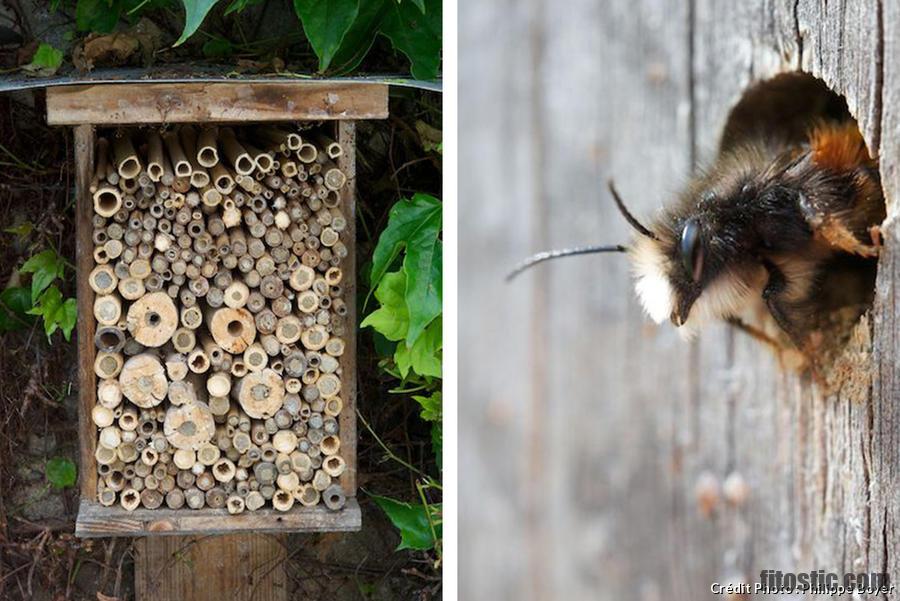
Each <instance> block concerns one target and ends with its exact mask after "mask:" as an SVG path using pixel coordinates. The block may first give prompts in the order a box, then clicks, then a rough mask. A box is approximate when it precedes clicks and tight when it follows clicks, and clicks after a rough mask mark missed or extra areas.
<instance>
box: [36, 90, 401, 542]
mask: <svg viewBox="0 0 900 601" xmlns="http://www.w3.org/2000/svg"><path fill="white" fill-rule="evenodd" d="M213 85H214V86H216V88H217V93H221V94H222V96H221V97H220V98H229V99H232V100H233V101H234V103H233V104H231V105H229V106H228V107H227V111H230V112H227V111H226V109H225V108H223V106H222V104H221V102H219V100H218V99H216V98H215V97H212V96H209V94H210V86H213ZM256 87H257V86H256V85H254V86H250V87H249V88H248V86H247V85H242V84H193V85H192V84H182V85H178V86H165V88H166V89H167V90H168V92H167V94H169V96H170V97H177V98H192V99H195V101H196V102H200V101H201V100H203V99H209V100H210V102H211V106H209V107H207V108H208V109H209V110H207V111H206V112H205V113H204V112H203V110H202V107H201V106H198V105H193V106H191V107H188V108H190V110H179V111H177V112H176V113H166V116H168V117H170V118H172V117H174V119H169V120H164V119H159V117H160V116H162V115H163V114H162V113H161V112H159V111H157V112H153V111H152V110H151V109H149V108H148V106H150V105H149V104H148V103H150V104H152V103H153V102H155V101H156V100H158V98H159V95H160V94H161V90H160V86H159V85H158V84H140V83H136V84H116V85H100V86H74V87H67V88H50V89H48V91H47V107H48V108H47V119H48V122H49V123H51V124H77V125H76V127H75V128H74V129H75V165H76V196H77V198H76V237H77V241H76V267H77V270H78V277H77V296H78V352H79V369H78V380H79V409H80V410H79V439H80V461H81V466H82V469H81V470H80V473H81V503H80V506H79V511H78V519H77V522H76V527H75V534H76V536H80V537H94V536H140V535H146V534H154V535H156V534H170V535H185V534H217V533H226V532H282V533H283V532H318V531H353V530H358V529H359V528H360V527H361V523H362V521H361V514H360V509H359V504H358V503H357V501H356V498H355V496H356V478H357V466H356V394H357V385H356V330H355V328H350V329H349V331H348V333H347V335H346V337H345V340H346V343H347V347H346V350H345V352H344V354H343V356H342V357H341V359H340V363H341V368H342V371H343V374H344V386H345V389H346V394H345V395H344V408H343V411H342V412H341V416H340V427H341V441H342V456H343V458H344V460H345V461H346V464H347V470H346V471H345V472H344V474H342V475H341V477H340V482H341V485H342V487H343V488H344V490H345V492H346V493H347V503H346V505H345V507H344V508H343V509H341V510H340V511H337V512H334V511H329V510H327V509H325V508H324V507H321V506H317V507H294V508H292V509H291V510H290V511H288V512H279V511H276V510H274V509H265V510H259V511H255V512H247V513H244V514H240V515H236V516H233V515H229V514H228V512H227V511H226V510H224V509H209V508H206V509H200V510H192V509H179V510H170V509H156V510H146V509H138V510H135V511H132V512H128V511H126V510H124V509H122V508H121V507H118V506H114V507H104V506H102V505H100V503H99V502H97V501H96V491H97V472H96V469H95V460H94V452H95V450H96V444H97V437H96V431H95V430H96V428H95V427H94V425H93V422H92V421H91V417H90V415H91V409H92V408H93V407H94V404H95V402H96V393H97V378H96V375H95V374H94V371H93V364H94V358H95V356H96V348H95V347H94V344H93V339H94V333H95V329H96V324H95V321H94V317H93V303H94V292H93V290H92V289H91V287H90V285H89V284H88V279H87V277H86V276H87V274H88V273H90V271H91V269H92V268H93V242H92V240H91V235H92V230H93V228H92V225H91V217H92V211H93V204H92V201H91V195H90V193H89V186H90V180H91V175H92V173H93V167H94V143H95V127H96V126H108V125H119V124H124V123H134V124H138V123H161V122H170V121H173V120H177V121H183V122H188V121H196V122H200V123H203V122H207V121H209V120H213V121H221V120H223V119H222V118H220V117H223V116H224V115H226V114H228V115H237V114H240V115H241V118H240V119H232V121H233V122H235V123H237V124H240V123H253V122H256V121H287V120H298V119H311V118H312V119H321V118H323V117H321V116H313V115H318V114H319V113H318V112H317V111H319V108H317V107H318V105H315V104H314V98H312V99H311V97H310V94H311V92H310V89H312V88H314V89H315V94H316V95H318V96H316V97H319V96H321V95H322V94H324V95H325V96H326V97H327V96H328V95H329V94H332V93H333V94H336V95H338V96H340V95H342V94H346V90H345V88H346V87H349V88H351V91H352V92H353V94H352V97H353V99H354V100H353V102H355V103H356V104H354V105H353V106H350V105H347V106H344V105H342V104H341V102H342V101H340V100H338V101H336V102H335V103H334V106H339V107H343V108H342V111H343V112H341V113H340V115H341V117H340V120H339V121H338V122H337V123H336V124H335V137H336V139H337V141H338V142H339V143H340V144H341V145H342V146H343V147H344V149H345V152H344V154H343V155H342V156H341V157H340V158H339V159H338V162H339V166H340V168H341V169H342V170H343V171H344V173H346V174H347V176H348V179H349V181H350V182H351V185H349V186H345V187H344V189H343V191H342V195H343V206H344V211H345V214H346V215H347V221H348V228H347V231H348V234H349V235H348V237H347V243H346V244H347V247H348V250H349V255H348V257H347V259H346V260H345V262H344V266H343V268H344V272H345V280H346V281H348V282H349V284H348V285H347V286H346V302H347V306H348V314H347V320H348V323H351V324H355V323H356V303H355V298H356V284H355V282H356V256H355V247H356V244H355V240H356V227H355V222H356V220H355V215H356V193H355V176H356V126H355V123H354V121H353V120H351V119H355V118H378V117H384V116H386V115H387V93H386V92H387V90H386V86H378V85H360V84H348V85H347V86H338V90H337V91H335V92H331V91H329V89H327V88H324V87H322V86H308V85H304V84H299V83H298V84H267V85H261V86H258V87H260V88H263V91H262V92H260V91H259V90H257V89H256ZM271 87H276V88H277V90H278V93H277V94H276V93H275V92H273V91H272V90H269V89H268V88H271ZM108 88H114V90H111V91H113V92H114V93H115V94H117V95H118V94H120V95H122V96H123V97H127V98H133V99H138V101H137V105H135V106H133V107H130V108H129V109H128V111H131V110H134V111H135V112H134V113H132V112H122V111H119V112H116V111H110V112H108V113H106V114H104V112H103V111H107V110H110V107H109V103H110V102H113V100H112V99H113V97H114V94H110V93H109V92H110V90H108ZM248 89H249V92H248V91H247V90H248ZM272 98H279V99H282V100H283V99H284V98H293V99H295V100H297V101H298V103H297V104H293V105H291V107H290V109H289V110H288V109H286V108H285V106H284V105H282V104H280V103H279V102H275V101H274V100H271V99H272ZM344 98H346V95H345V96H344ZM245 99H246V101H247V102H248V103H249V104H248V105H247V106H245V105H244V104H242V103H243V101H244V100H245ZM267 99H269V100H267ZM300 101H304V102H307V103H313V104H312V105H311V104H302V103H299V102H300ZM82 102H98V104H94V105H90V106H87V105H82V104H80V103H82ZM348 102H349V101H348ZM138 105H139V106H138ZM212 105H215V106H212ZM354 107H356V108H354ZM359 107H365V109H364V110H363V109H362V108H359ZM222 111H226V112H222ZM334 114H335V115H336V114H338V113H334ZM203 116H206V117H209V118H208V119H203V118H194V117H203ZM210 116H211V117H210ZM344 116H347V118H346V119H345V118H344ZM329 118H331V119H336V117H334V116H333V115H332V116H331V117H329ZM86 119H90V121H89V122H85V120H86Z"/></svg>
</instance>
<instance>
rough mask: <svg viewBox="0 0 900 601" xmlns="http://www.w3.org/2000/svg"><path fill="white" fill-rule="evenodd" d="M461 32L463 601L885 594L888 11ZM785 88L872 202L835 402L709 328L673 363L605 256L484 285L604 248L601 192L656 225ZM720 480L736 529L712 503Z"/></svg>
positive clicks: (574, 20) (896, 415)
mask: <svg viewBox="0 0 900 601" xmlns="http://www.w3.org/2000/svg"><path fill="white" fill-rule="evenodd" d="M498 22H502V23H504V24H505V25H504V26H503V27H501V28H497V25H496V24H497V23H498ZM460 23H461V24H460V29H461V31H462V32H463V38H462V39H461V43H460V53H461V69H460V73H461V91H462V93H461V94H460V111H461V114H462V115H468V117H467V118H465V119H464V120H463V121H461V130H460V143H461V155H460V173H461V174H464V176H463V177H461V179H460V199H461V203H462V207H461V210H460V273H461V274H464V277H463V278H461V284H460V286H461V287H460V314H461V315H463V316H465V317H464V319H463V320H461V321H460V348H463V349H476V350H473V351H471V352H468V353H464V354H461V355H460V373H462V374H476V373H479V370H482V371H483V370H484V367H483V366H484V365H485V364H488V363H489V364H490V366H491V377H490V380H489V382H488V383H487V384H485V381H484V379H479V378H475V377H473V376H468V377H463V378H461V380H460V399H461V402H460V422H461V423H460V437H461V438H460V461H461V469H460V473H461V474H465V477H464V479H463V480H462V482H461V497H462V498H461V504H462V506H464V507H465V506H469V507H473V508H474V507H477V508H478V511H472V512H470V513H467V515H465V516H464V517H463V519H462V523H461V530H460V537H461V540H466V539H467V537H476V536H477V537H478V540H481V541H487V543H486V544H484V545H483V546H482V548H476V549H473V550H472V552H470V553H466V554H463V555H461V557H460V570H461V574H462V578H461V579H460V587H461V596H462V597H463V598H473V599H474V598H496V599H516V600H520V599H524V600H531V599H557V598H566V599H611V600H612V599H616V600H618V599H632V598H640V599H661V598H671V599H679V600H682V599H683V600H694V599H705V598H710V596H711V595H710V591H709V586H710V583H711V582H714V581H719V582H724V581H743V582H754V581H756V580H757V578H758V574H759V571H760V570H762V569H778V570H783V571H795V572H796V571H800V570H812V569H824V570H828V571H834V572H845V571H846V572H860V571H876V572H881V571H888V572H890V573H891V574H892V575H896V573H897V572H898V567H900V566H898V559H897V552H896V549H897V545H898V542H900V541H898V539H897V536H898V534H897V533H898V532H900V498H898V495H900V488H898V484H897V482H898V477H900V465H898V463H900V455H898V453H897V450H896V449H897V446H898V442H900V432H898V427H900V403H898V401H900V367H898V365H900V358H898V353H900V335H898V334H897V332H898V331H900V309H898V301H897V293H896V290H895V286H896V282H897V281H900V280H898V278H900V259H898V254H897V253H898V250H897V249H898V248H900V232H898V231H897V225H896V219H897V212H898V208H897V203H896V200H895V199H896V198H897V194H898V193H900V167H898V163H897V161H898V159H900V157H898V156H897V155H898V153H900V149H898V147H897V145H896V143H895V142H894V140H893V138H894V137H896V132H898V131H900V109H898V107H900V68H898V64H900V63H898V61H900V58H898V57H900V8H897V6H896V3H884V2H878V1H877V0H867V1H863V2H850V1H847V2H840V1H835V2H827V3H824V2H815V1H811V0H798V1H789V0H775V1H773V0H752V1H749V2H737V1H731V2H719V1H718V0H694V1H692V2H687V1H685V2H681V1H676V0H672V1H665V0H644V1H642V2H637V3H631V2H624V1H623V2H608V3H603V5H602V8H601V7H599V6H598V5H597V4H596V3H594V2H590V1H589V0H575V1H574V2H571V3H568V4H567V5H566V10H564V11H560V10H557V9H555V8H554V7H553V6H552V5H550V4H549V3H546V2H542V1H541V0H533V1H532V2H527V3H522V4H517V5H516V7H515V9H511V8H510V6H509V5H491V4H484V3H475V2H469V3H468V4H467V5H464V6H463V10H461V11H460ZM797 69H802V70H804V71H807V72H809V73H811V74H813V75H815V76H817V77H819V78H821V79H822V80H824V81H825V82H826V83H827V84H828V85H829V86H831V87H832V89H834V90H835V91H837V92H838V93H841V94H844V95H845V96H846V97H847V102H848V106H849V109H850V111H851V113H852V114H853V115H854V116H855V117H856V118H857V120H858V121H859V123H860V127H861V130H862V132H863V133H864V135H865V137H866V140H867V142H868V144H869V146H870V148H871V149H872V150H873V152H875V153H877V154H879V155H880V157H881V167H882V176H883V180H884V186H885V190H886V193H887V200H888V221H887V224H886V226H885V232H886V237H887V240H886V248H885V251H884V255H883V257H882V259H881V268H880V272H879V280H878V289H877V301H876V306H875V309H874V311H873V314H872V316H871V319H870V320H869V323H870V324H872V327H871V330H870V329H869V328H868V327H866V324H861V325H860V326H859V327H858V329H857V331H856V339H855V342H854V343H853V344H852V345H851V348H849V349H848V353H847V354H846V355H845V356H844V358H843V360H844V361H845V363H844V367H845V368H846V373H845V374H844V377H843V378H842V379H841V380H840V385H839V386H837V387H836V389H835V390H833V391H831V392H828V393H826V392H824V391H823V390H822V389H821V387H817V386H816V385H814V384H813V383H812V382H811V381H810V380H809V379H808V378H803V377H798V376H796V375H793V374H790V373H786V372H785V371H784V370H783V369H782V368H781V367H779V365H778V364H777V362H776V360H775V359H774V358H773V357H772V356H771V354H770V353H769V352H768V350H767V349H765V348H761V347H760V345H759V344H758V343H755V342H754V341H751V340H749V339H748V338H747V337H746V336H743V335H742V334H740V333H736V332H734V331H732V330H730V329H728V328H726V327H725V326H720V327H714V328H712V329H711V330H709V331H706V332H704V333H703V334H702V335H701V337H700V338H699V340H697V341H696V342H694V343H684V342H682V341H680V340H678V337H677V335H676V334H675V333H674V331H673V330H672V328H671V327H670V326H668V324H666V325H664V326H661V327H659V328H657V327H655V326H652V325H650V324H649V322H648V320H647V319H646V318H645V317H643V316H642V315H641V314H640V311H639V310H638V308H637V303H636V301H635V299H634V298H633V295H632V292H631V288H632V284H631V281H630V279H629V277H628V274H627V268H626V266H625V265H624V264H623V263H624V262H622V261H620V260H619V259H618V258H616V257H614V256H594V257H586V258H574V259H568V260H566V261H564V262H559V263H555V264H549V265H546V266H542V267H540V268H537V269H535V270H533V272H532V273H529V274H527V275H524V276H522V277H520V278H519V279H518V280H516V281H514V282H513V283H512V284H511V285H508V286H505V287H504V286H503V285H502V283H501V282H502V276H503V274H504V273H505V272H506V271H507V270H508V269H509V268H510V267H511V266H512V265H514V264H515V263H516V262H517V260H519V259H521V258H522V257H523V256H525V255H526V254H528V253H530V252H534V251H537V250H544V249H546V248H550V247H562V246H573V245H578V244H587V243H615V242H624V241H625V239H626V237H627V236H628V234H629V232H628V228H627V227H626V225H625V224H624V223H623V222H622V219H621V217H620V216H618V215H617V214H616V213H615V211H614V210H613V208H612V206H611V202H610V200H609V198H608V197H607V196H606V194H605V192H604V186H603V184H604V180H605V179H606V178H608V177H610V176H612V177H614V178H615V179H616V182H617V184H618V186H619V188H620V190H621V192H622V194H623V196H624V198H625V200H626V202H627V203H628V204H629V206H630V207H631V208H632V210H633V211H634V212H635V214H636V215H638V217H639V218H641V219H643V218H644V217H645V216H647V215H650V214H652V212H653V211H655V210H656V209H657V208H658V207H659V206H661V205H662V204H664V203H665V202H667V201H668V200H669V199H670V198H671V197H672V195H673V194H674V193H676V192H677V190H678V188H679V187H680V185H681V183H682V182H683V181H684V178H685V177H687V175H688V174H689V173H690V171H691V169H692V167H695V166H699V165H702V164H703V163H705V162H706V161H708V160H710V159H712V158H713V157H714V156H715V153H716V151H717V148H718V146H719V143H720V135H721V132H722V130H723V128H724V126H725V124H726V121H727V119H728V116H729V112H730V111H731V109H732V108H733V106H734V105H735V103H736V102H737V101H738V100H739V99H740V97H741V95H742V93H743V92H744V91H745V90H746V89H748V88H749V87H750V86H752V85H754V84H756V83H758V82H760V81H762V80H764V79H766V78H769V77H772V76H774V75H777V74H779V73H785V72H790V71H794V70H797ZM523 174H527V175H523ZM485 299H491V303H490V305H489V306H490V307H502V310H501V311H487V310H486V309H485V307H486V306H488V305H486V304H485ZM870 334H871V335H870ZM484 340H490V353H489V354H488V353H487V352H486V351H484V352H479V351H478V350H477V349H478V348H479V344H483V341H484ZM501 465H502V466H503V468H502V469H499V468H498V466H501ZM729 476H732V477H735V478H736V477H738V476H739V477H740V478H742V479H743V480H744V481H745V482H746V483H747V485H748V486H749V491H750V493H749V498H748V500H747V501H746V503H744V504H743V505H740V506H735V505H732V504H729V503H727V502H726V501H725V500H724V499H723V498H722V496H721V495H722V489H721V487H722V485H723V484H724V482H725V481H726V479H727V478H728V477H729ZM704 482H710V483H712V486H713V488H714V489H715V490H718V497H717V499H718V500H717V502H716V503H715V504H714V508H713V511H712V512H710V513H709V514H704V513H703V512H701V511H700V508H699V506H698V500H697V488H698V485H699V484H702V483H704ZM773 598H780V597H773ZM888 598H891V597H890V596H889V597H888Z"/></svg>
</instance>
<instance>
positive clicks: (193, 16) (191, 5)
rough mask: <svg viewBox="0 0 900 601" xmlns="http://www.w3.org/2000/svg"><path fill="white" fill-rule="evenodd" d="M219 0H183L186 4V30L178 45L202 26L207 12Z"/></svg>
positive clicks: (177, 42) (176, 43)
mask: <svg viewBox="0 0 900 601" xmlns="http://www.w3.org/2000/svg"><path fill="white" fill-rule="evenodd" d="M218 1H219V0H181V3H182V4H183V5H184V30H182V32H181V37H180V38H178V40H177V41H176V42H175V45H176V46H180V45H181V44H183V43H184V42H185V41H187V39H188V38H189V37H191V36H192V35H194V33H195V32H196V31H197V30H198V29H199V28H200V24H201V23H203V19H205V18H206V15H207V13H208V12H209V11H210V9H212V7H213V6H215V5H216V3H217V2H218Z"/></svg>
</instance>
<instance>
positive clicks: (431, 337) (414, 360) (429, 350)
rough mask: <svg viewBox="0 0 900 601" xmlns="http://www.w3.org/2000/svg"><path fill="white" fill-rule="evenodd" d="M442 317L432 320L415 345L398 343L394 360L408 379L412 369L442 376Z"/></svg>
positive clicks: (418, 372)
mask: <svg viewBox="0 0 900 601" xmlns="http://www.w3.org/2000/svg"><path fill="white" fill-rule="evenodd" d="M441 321H442V320H440V319H435V320H434V321H433V322H431V323H430V324H429V325H428V327H427V328H425V333H424V334H423V335H422V336H420V337H419V338H417V339H416V341H415V342H414V343H413V345H412V346H411V347H410V346H406V345H405V344H402V343H401V344H398V345H397V350H396V351H395V352H394V362H396V363H397V369H399V370H400V375H401V376H402V377H403V378H404V379H406V377H407V376H408V375H409V372H410V370H412V371H413V372H415V373H417V374H419V375H420V376H432V377H434V378H440V377H441V353H440V350H441V347H442V345H443V340H442V331H441Z"/></svg>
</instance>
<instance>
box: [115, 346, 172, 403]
mask: <svg viewBox="0 0 900 601" xmlns="http://www.w3.org/2000/svg"><path fill="white" fill-rule="evenodd" d="M119 384H120V385H121V387H122V394H124V395H125V398H127V399H128V400H129V401H131V402H132V403H134V404H135V405H137V406H138V407H143V408H148V407H155V406H157V405H159V403H160V402H162V400H163V398H165V396H166V392H167V391H168V387H169V383H168V381H167V380H166V376H165V372H164V370H163V366H162V363H160V361H159V359H158V358H157V357H156V356H155V355H152V354H149V353H143V354H140V355H136V356H134V357H131V358H130V359H128V361H126V362H125V365H124V366H123V367H122V373H121V375H120V376H119Z"/></svg>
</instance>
